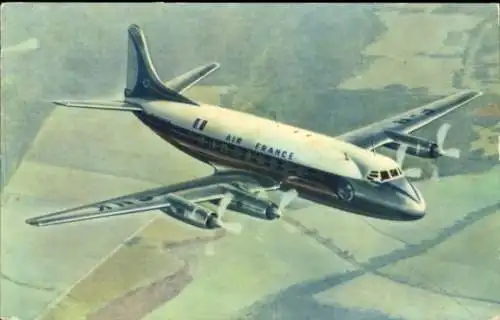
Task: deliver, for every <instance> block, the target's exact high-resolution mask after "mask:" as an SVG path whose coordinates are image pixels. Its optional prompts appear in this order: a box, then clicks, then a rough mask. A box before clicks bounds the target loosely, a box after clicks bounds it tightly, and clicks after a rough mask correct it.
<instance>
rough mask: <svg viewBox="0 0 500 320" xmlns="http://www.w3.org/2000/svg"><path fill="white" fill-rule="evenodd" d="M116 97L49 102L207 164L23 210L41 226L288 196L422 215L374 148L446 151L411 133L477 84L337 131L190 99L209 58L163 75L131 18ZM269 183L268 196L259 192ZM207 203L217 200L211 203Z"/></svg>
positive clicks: (263, 206)
mask: <svg viewBox="0 0 500 320" xmlns="http://www.w3.org/2000/svg"><path fill="white" fill-rule="evenodd" d="M127 59H128V60H127V76H126V87H125V90H124V99H123V100H116V101H91V100H89V101H70V100H64V101H54V103H55V104H56V105H59V106H65V107H71V108H73V107H76V108H89V109H99V110H109V111H114V112H131V113H133V114H134V115H135V116H136V117H137V118H138V119H139V120H140V121H141V122H142V123H143V124H145V125H146V126H148V127H149V128H150V129H151V130H153V131H154V132H155V133H156V134H157V135H158V136H160V137H161V138H162V139H163V140H164V141H166V142H167V143H170V144H171V145H173V146H175V147H176V148H177V149H179V150H181V151H182V152H185V153H186V154H188V155H189V156H192V157H194V158H195V159H197V160H199V161H202V162H204V163H207V164H209V165H211V166H212V167H213V169H214V171H213V173H212V174H211V175H209V176H206V177H201V178H197V179H194V180H190V181H186V182H183V183H179V184H176V185H170V186H164V187H159V188H156V189H152V190H146V191H142V192H138V193H134V194H130V195H125V196H121V197H117V198H113V199H110V200H105V201H100V202H96V203H92V204H88V205H84V206H80V207H77V208H72V209H68V210H62V211H58V212H55V213H51V214H46V215H42V216H38V217H33V218H29V219H27V220H26V223H27V224H30V225H33V226H46V225H55V224H61V223H68V222H75V221H82V220H88V219H94V218H102V217H110V216H117V215H126V214H132V213H137V212H145V211H150V210H162V211H164V212H170V213H171V215H173V216H174V217H177V218H179V219H181V220H184V221H186V222H188V223H190V224H193V225H195V226H199V227H202V228H206V229H215V228H224V227H225V226H226V225H227V224H225V220H224V219H223V215H224V212H226V210H227V209H228V208H234V210H235V211H243V210H247V211H249V212H251V213H254V214H258V215H261V216H262V217H263V218H264V217H265V218H267V219H269V220H274V219H277V218H279V217H281V215H282V214H283V211H284V209H285V207H287V206H288V205H289V204H290V203H291V202H292V201H293V200H294V199H297V198H298V199H306V200H309V201H312V202H313V203H318V204H322V205H326V206H329V207H333V208H338V209H341V210H343V211H346V212H350V213H354V214H359V215H362V216H368V217H373V218H378V219H385V220H395V221H415V220H418V219H421V218H423V217H424V216H425V214H426V202H425V200H424V197H423V196H422V193H421V192H420V191H419V190H418V189H417V188H416V187H415V186H414V185H413V184H412V182H411V181H410V180H409V179H408V177H406V176H405V174H404V173H403V171H402V169H401V167H400V165H398V163H397V162H396V161H395V160H393V159H391V158H390V157H387V156H384V155H381V154H378V153H377V152H375V149H376V148H378V147H384V146H387V147H388V148H394V144H396V145H405V146H406V147H407V149H406V152H407V153H408V154H412V155H414V156H417V157H421V158H430V159H436V158H438V157H441V156H443V155H444V156H446V152H445V151H444V150H443V148H442V146H440V145H438V143H436V142H435V141H431V140H426V139H423V138H421V137H417V136H414V135H412V134H411V133H412V132H413V131H415V130H417V129H420V128H422V127H424V126H426V125H427V124H429V123H431V122H433V121H435V120H437V119H439V118H441V117H442V116H444V115H446V114H448V113H449V112H451V111H453V110H456V109H457V108H459V107H460V106H463V105H465V104H467V103H468V102H470V101H471V100H473V99H475V98H477V97H478V96H480V95H481V94H482V93H481V92H477V91H472V90H465V91H461V92H458V93H455V94H452V95H449V96H447V97H445V98H442V99H439V100H436V101H434V102H431V103H428V104H426V105H424V106H421V107H418V108H415V109H413V110H410V111H408V112H404V113H402V114H399V115H396V116H393V117H390V118H388V119H385V120H382V121H379V122H376V123H374V124H371V125H369V126H366V127H363V128H360V129H356V130H354V131H351V132H348V133H345V134H343V135H340V136H337V137H330V136H326V135H323V134H319V133H315V132H312V131H309V130H304V129H301V128H297V127H293V126H290V125H287V124H283V123H279V122H277V121H275V120H270V119H265V118H260V117H257V116H255V115H251V114H247V113H243V112H238V111H235V110H232V109H226V108H222V107H219V106H214V105H208V104H203V103H201V102H197V101H194V100H192V99H190V98H188V97H186V96H185V95H183V94H182V93H183V92H184V91H186V90H187V89H189V88H190V87H192V86H193V85H195V84H196V83H198V82H199V81H201V80H202V79H204V78H205V77H207V76H208V75H210V74H211V73H213V72H214V71H216V70H217V69H218V68H219V67H220V65H219V63H217V62H213V63H209V64H207V65H204V66H201V67H198V68H196V69H193V70H191V71H189V72H187V73H185V74H183V75H181V76H178V77H176V78H174V79H172V80H170V81H167V82H165V83H163V82H162V81H161V80H160V78H159V76H158V74H157V72H156V70H155V68H154V66H153V63H152V61H151V58H150V55H149V49H148V45H147V42H146V37H145V35H144V33H143V31H142V30H141V28H140V27H139V26H138V25H135V24H132V25H130V26H129V28H128V56H127ZM271 191H279V192H280V193H281V195H282V197H281V200H279V201H271V200H269V197H265V195H266V193H267V192H271ZM209 204H214V205H218V207H215V209H211V208H209V207H210V205H209Z"/></svg>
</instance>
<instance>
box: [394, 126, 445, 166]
mask: <svg viewBox="0 0 500 320" xmlns="http://www.w3.org/2000/svg"><path fill="white" fill-rule="evenodd" d="M385 133H386V134H387V136H388V137H389V138H391V139H392V140H394V142H390V143H387V144H385V145H384V147H386V148H389V149H392V150H398V149H399V148H400V147H401V145H406V146H407V148H406V153H407V154H410V155H412V156H416V157H420V158H429V159H435V158H438V157H440V156H442V153H441V151H440V148H439V145H438V144H437V143H436V142H434V141H431V140H427V139H424V138H420V137H416V136H412V135H408V134H404V133H400V132H396V131H392V130H386V131H385Z"/></svg>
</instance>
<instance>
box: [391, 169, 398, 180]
mask: <svg viewBox="0 0 500 320" xmlns="http://www.w3.org/2000/svg"><path fill="white" fill-rule="evenodd" d="M397 176H399V172H398V169H392V170H391V177H392V178H394V177H397Z"/></svg>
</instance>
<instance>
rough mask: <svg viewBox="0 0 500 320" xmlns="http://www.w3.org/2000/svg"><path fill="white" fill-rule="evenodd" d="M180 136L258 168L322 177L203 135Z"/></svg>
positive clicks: (299, 167)
mask: <svg viewBox="0 0 500 320" xmlns="http://www.w3.org/2000/svg"><path fill="white" fill-rule="evenodd" d="M181 134H182V135H183V140H187V141H189V142H191V143H193V144H195V145H199V146H204V147H206V146H207V145H208V146H209V147H210V149H212V150H214V151H217V152H220V153H223V154H227V155H229V156H231V157H232V158H236V159H239V160H244V161H249V162H251V163H254V164H256V165H259V166H264V167H268V168H271V169H276V170H279V171H285V172H287V173H288V174H290V175H296V176H299V177H305V178H307V177H309V178H316V179H318V178H319V179H321V178H322V176H323V174H322V173H321V172H319V171H317V170H314V169H310V168H306V167H303V166H299V165H297V164H295V163H293V162H288V161H284V160H282V159H277V158H274V157H272V156H270V155H266V154H262V153H258V152H256V151H253V150H248V149H244V148H243V147H240V146H236V145H233V144H229V143H226V142H222V141H218V140H215V139H211V138H209V137H206V136H203V135H195V134H193V133H192V132H186V133H181Z"/></svg>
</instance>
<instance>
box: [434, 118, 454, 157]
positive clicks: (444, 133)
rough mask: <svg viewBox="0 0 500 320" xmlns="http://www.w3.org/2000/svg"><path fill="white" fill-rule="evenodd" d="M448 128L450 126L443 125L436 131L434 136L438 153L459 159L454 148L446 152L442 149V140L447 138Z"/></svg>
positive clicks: (447, 124)
mask: <svg viewBox="0 0 500 320" xmlns="http://www.w3.org/2000/svg"><path fill="white" fill-rule="evenodd" d="M450 128H451V125H450V124H449V123H444V124H443V125H442V126H441V127H439V130H438V132H437V135H436V142H437V144H438V146H439V151H440V153H441V154H442V155H443V156H446V157H450V158H455V159H458V158H460V150H459V149H456V148H450V149H447V150H444V149H443V145H444V140H445V139H446V136H447V134H448V131H449V130H450Z"/></svg>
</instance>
